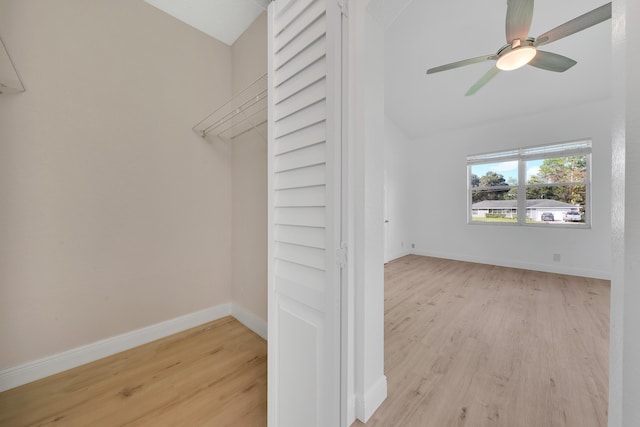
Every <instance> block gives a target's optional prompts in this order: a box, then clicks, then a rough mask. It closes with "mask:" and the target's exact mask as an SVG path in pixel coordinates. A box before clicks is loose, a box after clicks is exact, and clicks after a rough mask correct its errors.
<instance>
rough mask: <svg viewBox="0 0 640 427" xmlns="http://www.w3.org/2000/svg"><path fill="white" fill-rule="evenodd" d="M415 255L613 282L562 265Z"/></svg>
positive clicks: (592, 272) (597, 273)
mask: <svg viewBox="0 0 640 427" xmlns="http://www.w3.org/2000/svg"><path fill="white" fill-rule="evenodd" d="M413 254H414V255H421V256H430V257H434V258H445V259H453V260H456V261H466V262H475V263H478V264H490V265H497V266H500V267H510V268H520V269H523V270H534V271H543V272H546V273H556V274H566V275H569V276H580V277H589V278H592V279H603V280H611V272H610V271H601V270H593V269H588V268H575V267H567V266H560V265H559V266H555V265H551V264H535V263H528V262H518V261H503V260H497V259H493V258H485V257H476V256H471V255H464V254H448V253H439V252H430V251H420V250H418V251H415V250H414V252H413Z"/></svg>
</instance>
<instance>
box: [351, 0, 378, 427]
mask: <svg viewBox="0 0 640 427" xmlns="http://www.w3.org/2000/svg"><path fill="white" fill-rule="evenodd" d="M383 46H384V30H383V29H382V26H381V25H380V24H379V23H378V22H376V21H375V20H374V18H373V17H372V16H371V14H370V13H369V11H367V10H366V2H355V3H350V11H349V53H350V55H349V56H350V57H349V138H348V140H349V142H348V145H349V153H348V161H349V177H348V181H349V183H348V185H349V190H348V192H349V194H348V198H349V207H348V210H349V221H348V224H349V225H348V227H349V245H350V247H349V260H350V263H349V269H350V270H349V275H350V280H349V283H350V288H351V290H352V292H353V293H352V294H351V295H350V298H349V299H350V302H353V304H354V306H353V309H352V313H353V314H354V318H353V320H352V319H350V320H352V324H353V326H354V329H353V331H351V332H352V333H353V335H352V336H353V339H352V340H351V339H350V341H351V342H352V343H353V345H354V349H353V350H354V354H353V355H354V373H355V375H354V378H353V386H354V387H353V391H354V393H355V396H354V397H355V416H356V417H357V418H358V419H360V420H362V421H364V422H366V420H367V419H368V418H369V417H370V416H371V415H372V414H373V413H374V411H375V410H376V409H377V408H378V406H379V405H380V404H381V403H382V401H383V400H384V399H385V398H386V396H387V379H386V377H385V375H384V267H383V265H384V215H383V210H384V191H383V190H384V168H385V164H384V139H385V138H384V48H383ZM350 391H351V390H350ZM350 409H353V408H350ZM349 418H352V417H351V416H350V417H349Z"/></svg>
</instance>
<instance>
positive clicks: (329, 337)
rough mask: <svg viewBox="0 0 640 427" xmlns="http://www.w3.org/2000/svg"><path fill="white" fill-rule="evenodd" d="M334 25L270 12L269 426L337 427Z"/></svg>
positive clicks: (307, 6) (296, 8)
mask: <svg viewBox="0 0 640 427" xmlns="http://www.w3.org/2000/svg"><path fill="white" fill-rule="evenodd" d="M340 21H341V13H340V9H339V7H338V5H337V3H336V2H335V1H329V0H275V1H274V2H272V3H271V4H270V6H269V274H268V276H269V293H268V295H269V399H268V401H269V425H270V426H272V427H290V426H291V427H299V426H305V427H306V426H316V427H325V426H339V425H340V410H341V401H342V396H341V382H340V366H341V365H340V360H341V334H340V330H341V320H340V319H341V311H340V310H341V307H340V298H341V284H340V280H341V275H340V267H339V266H338V264H337V262H336V251H337V250H338V249H339V248H340V243H341V235H340V233H341V226H340V225H341V223H340V219H341V210H340V209H341V192H340V186H341V179H340V176H341V172H342V168H341V152H342V145H341V133H342V132H341V104H342V101H341V95H340V93H341V92H340V90H341V68H340V61H341V55H340V54H339V52H340V51H341V42H342V41H341V22H340ZM336 53H338V54H336Z"/></svg>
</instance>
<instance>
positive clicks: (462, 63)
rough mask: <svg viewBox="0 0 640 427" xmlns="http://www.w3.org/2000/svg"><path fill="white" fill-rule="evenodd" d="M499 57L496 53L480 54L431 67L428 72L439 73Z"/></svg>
mask: <svg viewBox="0 0 640 427" xmlns="http://www.w3.org/2000/svg"><path fill="white" fill-rule="evenodd" d="M497 58H498V57H497V56H496V55H495V54H493V53H492V54H490V55H484V56H478V57H475V58H469V59H464V60H462V61H456V62H452V63H450V64H446V65H441V66H439V67H434V68H429V69H428V70H427V74H433V73H439V72H440V71H447V70H451V69H453V68H458V67H464V66H465V65H471V64H476V63H478V62H484V61H489V60H491V59H497Z"/></svg>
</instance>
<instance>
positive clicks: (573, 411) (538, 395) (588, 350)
mask: <svg viewBox="0 0 640 427" xmlns="http://www.w3.org/2000/svg"><path fill="white" fill-rule="evenodd" d="M609 293H610V284H609V282H608V281H603V280H594V279H585V278H581V277H573V276H564V275H558V274H549V273H540V272H533V271H527V270H518V269H511V268H503V267H495V266H489V265H481V264H472V263H465V262H459V261H451V260H443V259H436V258H428V257H420V256H413V255H411V256H406V257H403V258H400V259H398V260H396V261H393V262H391V263H389V264H387V265H386V267H385V367H386V375H387V378H388V397H387V400H386V401H385V402H384V403H383V404H382V405H381V407H380V408H379V409H378V411H377V412H376V413H375V414H374V416H373V417H372V418H371V419H370V420H369V422H368V423H367V424H366V425H367V427H379V426H389V427H391V426H393V427H396V426H402V427H413V426H416V427H418V426H419V427H454V426H456V427H457V426H465V427H471V426H474V427H475V426H504V427H547V426H548V427H561V426H570V427H595V426H600V427H605V426H606V425H607V393H608V345H609ZM354 425H355V426H362V425H363V424H362V423H360V422H356V423H355V424H354Z"/></svg>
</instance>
